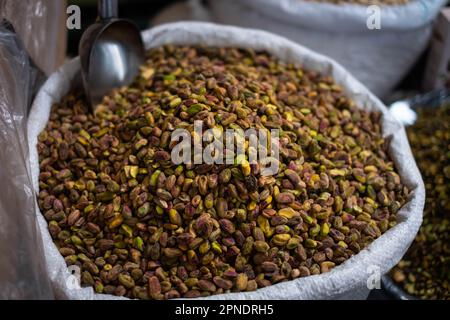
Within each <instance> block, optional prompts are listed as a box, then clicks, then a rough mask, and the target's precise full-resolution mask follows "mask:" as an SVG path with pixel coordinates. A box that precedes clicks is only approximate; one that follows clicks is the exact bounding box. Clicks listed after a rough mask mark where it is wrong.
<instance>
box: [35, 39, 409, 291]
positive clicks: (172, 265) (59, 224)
mask: <svg viewBox="0 0 450 320" xmlns="http://www.w3.org/2000/svg"><path fill="white" fill-rule="evenodd" d="M194 120H202V121H203V126H204V127H205V129H206V128H216V129H217V130H220V131H223V130H225V129H229V128H234V129H236V128H242V129H244V130H245V129H248V128H259V129H263V128H267V129H272V128H277V129H279V130H280V139H279V142H280V143H279V147H280V152H279V154H280V159H279V162H280V164H279V170H278V173H277V174H275V175H272V176H263V175H261V172H260V171H261V170H260V169H261V168H260V164H259V163H251V164H249V162H248V161H247V160H245V159H241V160H242V161H239V163H236V164H231V165H226V164H224V165H208V164H198V165H194V164H180V165H174V164H173V162H172V161H171V157H170V154H171V150H172V148H173V147H174V145H175V144H174V143H172V142H171V133H172V132H173V131H174V130H175V129H176V128H185V129H188V130H190V131H191V130H193V123H194ZM380 120H381V115H380V114H379V113H377V112H368V111H364V110H362V109H360V108H358V107H357V106H356V105H355V103H354V102H353V101H351V100H350V99H349V98H347V97H346V95H345V94H344V92H343V89H342V88H341V87H340V86H339V85H337V84H335V83H334V82H333V79H332V78H330V77H329V76H322V75H320V74H318V73H315V72H309V71H306V70H305V69H303V68H302V67H301V66H299V65H296V64H291V63H286V62H283V61H279V60H277V59H276V58H274V57H272V56H270V55H269V54H267V53H264V52H255V51H253V50H242V49H236V48H208V47H175V46H166V47H160V48H156V49H152V50H150V51H149V52H148V53H147V61H146V63H145V65H144V66H143V67H142V69H141V74H140V75H139V77H138V78H137V79H136V81H135V83H134V84H133V85H131V86H130V87H125V88H122V89H120V90H116V91H115V92H114V93H112V94H111V95H109V96H106V97H105V98H104V100H103V103H102V105H100V106H99V108H98V110H97V112H96V113H95V115H93V114H91V113H90V112H89V109H88V108H87V106H86V103H85V101H84V99H83V97H82V96H81V94H79V93H72V94H69V95H67V96H66V97H64V98H63V99H62V101H61V102H60V103H58V104H56V105H54V106H53V108H52V110H51V114H50V119H49V121H48V124H47V126H46V128H45V130H44V131H43V132H42V133H41V134H40V136H39V141H38V151H39V158H40V176H39V187H40V193H39V196H38V202H39V207H40V209H41V212H42V214H43V215H44V217H45V218H46V220H47V221H48V227H49V231H50V234H51V236H52V237H53V240H54V243H55V244H56V246H57V247H58V249H59V252H60V253H61V255H62V256H64V259H65V261H66V263H67V265H78V266H79V267H80V268H81V280H82V284H83V285H85V286H92V287H94V290H95V291H96V292H98V293H107V294H115V295H118V296H126V297H130V298H140V299H170V298H178V297H185V298H188V297H190V298H192V297H200V296H208V295H212V294H220V293H229V292H241V291H252V290H256V289H258V288H263V287H267V286H270V285H272V284H275V283H280V282H283V281H289V280H293V279H296V278H299V277H305V276H309V275H317V274H320V273H324V272H328V271H329V270H330V269H332V268H333V267H335V266H337V265H339V264H341V263H343V262H344V261H346V260H347V259H349V258H350V257H351V256H353V255H354V254H357V253H358V252H360V250H362V249H363V248H365V247H366V246H367V245H369V244H370V243H371V242H373V241H374V239H376V238H378V237H380V236H381V235H382V234H383V233H384V232H385V231H386V230H388V229H389V228H391V227H392V226H394V225H395V224H396V212H397V211H398V210H399V209H400V208H401V207H402V205H403V204H404V203H405V202H406V200H407V198H408V195H409V191H408V190H407V188H406V187H405V186H404V185H403V184H402V182H401V179H400V177H399V175H398V174H397V173H396V170H395V167H394V164H393V162H392V161H391V159H390V157H389V154H388V142H387V141H386V140H384V139H383V137H382V132H381V131H382V130H381V124H380Z"/></svg>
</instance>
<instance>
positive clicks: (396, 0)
mask: <svg viewBox="0 0 450 320" xmlns="http://www.w3.org/2000/svg"><path fill="white" fill-rule="evenodd" d="M307 1H314V2H327V3H333V4H344V3H350V4H359V5H367V6H369V5H387V6H392V5H403V4H407V3H410V2H411V0H307Z"/></svg>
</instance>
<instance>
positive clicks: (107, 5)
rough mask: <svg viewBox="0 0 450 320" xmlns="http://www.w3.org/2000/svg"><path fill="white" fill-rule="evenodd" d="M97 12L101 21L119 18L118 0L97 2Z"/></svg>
mask: <svg viewBox="0 0 450 320" xmlns="http://www.w3.org/2000/svg"><path fill="white" fill-rule="evenodd" d="M97 10H98V16H99V18H100V19H101V20H108V19H114V18H117V17H118V16H119V9H118V0H98V1H97Z"/></svg>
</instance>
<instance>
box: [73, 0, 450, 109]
mask: <svg viewBox="0 0 450 320" xmlns="http://www.w3.org/2000/svg"><path fill="white" fill-rule="evenodd" d="M414 1H416V0H414ZM433 1H435V2H436V3H437V2H439V1H440V2H441V3H444V2H445V0H430V1H429V2H428V0H426V1H425V2H423V4H421V6H422V7H423V9H424V10H426V11H424V14H423V16H425V15H426V14H428V15H429V17H428V18H424V19H429V21H425V22H424V23H423V25H411V26H410V27H409V28H410V30H408V27H404V28H403V27H402V24H405V25H408V23H409V22H403V21H398V25H399V27H398V28H396V27H395V26H394V28H392V30H384V31H383V30H372V32H371V33H370V34H369V33H367V34H364V33H363V34H361V32H360V31H358V30H357V31H352V32H348V30H344V32H342V33H340V34H339V30H337V32H336V33H334V32H331V33H330V32H329V30H327V27H326V26H324V27H322V25H318V26H317V25H308V24H309V22H308V21H306V22H305V23H304V24H302V23H301V22H299V24H297V21H294V20H297V17H296V16H295V14H293V17H291V19H290V20H293V21H290V20H289V19H287V21H281V20H280V19H279V14H278V16H277V12H276V10H277V9H278V8H275V10H272V12H271V11H270V10H271V8H269V9H267V10H263V9H260V7H262V4H266V3H269V2H270V0H269V1H264V0H263V1H262V2H258V0H256V1H255V0H250V1H243V0H152V1H148V0H129V1H123V0H119V14H120V16H121V17H124V18H128V19H131V20H133V21H134V22H135V23H136V24H137V25H138V26H139V28H140V29H146V28H148V27H150V26H155V25H158V24H161V23H166V22H175V21H183V20H198V21H212V22H216V23H224V24H234V25H239V26H243V27H252V28H260V29H265V30H267V31H271V32H275V33H278V34H281V35H283V36H286V37H288V38H290V39H292V40H294V41H297V42H299V43H300V44H303V45H305V46H307V47H310V48H312V49H313V50H316V51H318V52H320V53H324V54H327V55H330V56H331V57H332V58H334V59H335V60H337V61H338V62H340V63H341V64H343V65H344V66H345V67H346V68H347V69H349V71H350V72H351V73H353V74H354V75H355V76H356V78H358V80H360V81H361V82H363V83H364V84H365V85H366V86H368V87H369V89H371V90H372V91H373V92H374V93H375V94H376V95H378V96H379V97H380V98H382V99H383V100H384V101H385V102H391V101H394V100H396V99H398V98H399V97H402V96H404V95H409V94H410V93H411V94H413V93H416V92H417V91H423V90H430V89H434V88H435V87H436V84H435V82H436V81H437V80H436V79H435V78H436V74H437V72H438V71H436V70H435V71H434V72H433V74H432V75H429V76H428V78H431V79H425V78H426V73H427V69H439V70H440V71H439V72H440V75H439V77H440V80H442V77H443V76H446V75H443V74H442V70H443V66H442V64H443V62H441V61H439V62H438V61H435V65H434V66H433V65H431V66H430V64H432V63H431V62H429V61H428V60H430V59H434V60H436V53H435V54H434V56H433V57H430V51H432V45H431V44H432V37H433V30H434V36H435V37H436V38H438V40H442V38H443V35H442V34H438V32H437V31H436V30H435V29H433V28H435V25H436V23H437V22H436V18H437V16H438V13H439V10H437V11H436V12H430V11H432V8H431V6H432V5H429V4H428V3H430V4H431V3H432V2H433ZM275 2H277V1H275ZM280 3H283V1H280ZM284 3H287V4H289V3H292V1H289V0H288V1H284ZM67 4H68V5H71V4H75V5H78V6H79V7H80V8H81V12H82V19H81V21H82V26H81V29H80V30H69V31H68V33H67V54H68V56H75V55H77V52H78V42H79V40H80V38H81V35H82V32H83V30H85V29H86V27H87V26H89V25H90V24H91V23H92V22H93V21H95V18H96V15H97V12H96V10H97V4H96V1H95V0H68V1H67ZM446 5H447V6H448V4H446ZM428 6H430V7H428ZM430 8H431V9H430ZM364 9H365V8H364ZM419 10H420V8H419ZM293 11H294V12H295V10H293ZM389 14H391V13H389ZM301 18H302V17H298V20H301ZM324 18H326V17H324ZM403 18H404V17H403ZM421 18H423V17H421ZM406 19H409V20H414V19H416V18H415V17H414V16H411V17H409V18H406ZM317 20H320V19H317ZM399 20H400V19H399ZM416 20H417V19H416ZM350 28H351V26H350ZM402 28H403V30H398V29H402ZM419 29H421V30H420V31H417V32H414V31H412V30H419ZM333 31H334V30H333ZM381 32H384V33H383V34H382V35H379V34H381ZM376 33H378V34H376ZM387 33H390V34H389V35H386V34H387ZM444 36H445V35H444ZM408 42H409V44H408ZM336 43H337V44H336ZM341 43H342V44H341ZM371 45H373V46H374V48H373V50H370V49H369V48H368V47H369V46H371ZM380 47H382V48H380ZM383 47H384V48H383ZM338 51H339V52H338ZM364 56H367V59H366V58H365V57H364ZM377 65H378V66H377ZM446 67H447V66H446ZM448 67H449V68H450V65H448ZM364 69H365V70H364ZM445 69H447V70H448V68H445ZM374 71H377V72H374ZM377 73H379V76H378V77H377V76H376V74H377Z"/></svg>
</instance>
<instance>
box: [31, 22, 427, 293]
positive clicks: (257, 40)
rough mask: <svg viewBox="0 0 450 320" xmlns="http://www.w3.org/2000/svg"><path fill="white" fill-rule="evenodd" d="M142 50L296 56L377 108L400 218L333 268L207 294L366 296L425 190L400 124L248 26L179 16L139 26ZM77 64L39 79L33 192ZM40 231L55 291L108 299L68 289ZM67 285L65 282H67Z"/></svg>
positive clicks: (315, 60)
mask: <svg viewBox="0 0 450 320" xmlns="http://www.w3.org/2000/svg"><path fill="white" fill-rule="evenodd" d="M143 38H144V43H145V44H146V47H147V48H151V47H157V46H161V45H163V44H168V43H172V44H185V45H188V44H191V45H197V44H207V45H209V46H219V47H224V46H236V47H251V48H254V49H256V50H266V51H268V52H270V53H272V54H273V55H275V56H277V57H278V58H280V59H282V60H285V61H292V62H298V63H301V64H303V65H304V66H305V67H306V68H308V69H314V70H317V71H320V72H323V73H328V74H330V73H331V74H332V76H333V77H334V78H335V79H336V82H337V83H339V84H341V85H342V86H343V87H344V88H345V90H346V92H347V93H348V94H349V95H350V96H351V97H352V98H353V99H354V100H355V101H356V102H357V103H358V105H359V106H361V107H362V108H366V109H370V110H380V111H381V112H382V113H383V133H384V135H386V136H390V137H391V138H392V141H391V145H390V153H391V156H392V157H393V159H394V161H395V163H396V165H397V167H398V170H399V174H400V176H401V177H402V179H403V182H404V183H405V184H406V185H407V186H408V187H409V188H410V189H411V190H413V193H412V196H411V198H410V199H409V201H408V203H407V204H406V205H405V206H404V207H403V208H402V209H401V210H400V211H399V213H398V221H399V224H398V225H397V226H395V227H394V228H392V229H391V230H389V231H388V232H386V233H385V234H384V235H383V236H382V237H380V238H379V239H377V240H375V241H374V242H373V243H372V244H371V245H370V246H369V247H368V248H367V249H365V250H362V251H361V252H360V253H359V254H357V255H355V256H354V257H352V258H350V259H349V260H347V261H346V262H345V263H343V264H342V265H340V266H337V267H336V268H334V269H332V270H331V272H329V273H325V274H321V275H315V276H309V277H305V278H300V279H296V280H292V281H289V282H283V283H279V284H276V285H273V286H270V287H266V288H262V289H258V290H257V291H254V292H242V293H230V294H221V295H215V296H212V297H209V299H364V298H366V297H367V294H368V292H369V290H368V288H367V285H366V283H367V280H368V277H369V276H370V275H371V273H370V272H373V270H371V268H373V267H374V266H375V268H376V267H379V268H380V274H384V273H386V272H388V271H389V270H390V269H391V268H392V267H393V266H394V265H395V264H397V262H398V261H399V260H400V258H401V257H402V256H403V254H404V253H405V252H406V250H407V248H408V247H409V245H410V244H411V242H412V241H413V239H414V237H415V235H416V233H417V231H418V229H419V226H420V224H421V222H422V210H423V205H424V198H425V191H424V185H423V181H422V179H421V176H420V173H419V171H418V169H417V167H416V164H415V162H414V159H413V156H412V154H411V151H410V148H409V145H408V142H407V138H406V134H405V131H404V128H403V127H402V126H401V125H400V124H399V123H398V122H396V121H395V120H394V119H393V118H392V116H391V115H390V114H389V113H388V111H387V109H386V107H385V106H384V105H383V104H382V103H381V102H380V101H379V100H378V99H377V98H376V97H375V96H374V95H373V94H371V93H370V92H369V91H368V90H367V89H366V88H365V87H364V86H363V85H362V84H360V83H359V82H358V81H357V80H355V78H353V77H352V76H351V75H350V74H349V73H348V72H347V71H345V70H344V68H343V67H342V66H340V65H339V64H337V63H336V62H334V61H332V60H330V59H329V58H326V57H324V56H322V55H319V54H317V53H314V52H312V51H310V50H309V49H306V48H304V47H302V46H300V45H298V44H295V43H294V42H291V41H289V40H287V39H285V38H282V37H279V36H276V35H273V34H270V33H267V32H264V31H257V30H251V29H242V28H237V27H225V26H218V25H215V24H211V23H200V22H180V23H174V24H166V25H162V26H159V27H156V28H154V29H150V30H147V31H145V32H143ZM79 69H80V63H79V59H78V58H77V59H74V60H72V61H70V62H68V63H66V64H65V65H64V66H63V67H62V68H61V69H60V70H59V71H58V72H56V73H55V74H53V75H52V76H51V77H50V78H49V79H48V81H47V82H46V83H45V84H44V86H43V87H42V89H41V91H40V92H39V94H38V96H37V97H36V99H35V101H34V103H33V107H32V110H31V113H30V116H29V119H28V139H29V140H28V141H29V148H30V154H31V170H32V179H33V183H34V188H35V190H36V192H38V191H39V190H38V188H39V187H38V178H39V164H38V154H37V148H36V146H37V136H38V135H39V133H40V132H41V131H42V130H43V129H44V127H45V125H46V123H47V121H48V119H49V113H50V109H51V106H52V104H53V103H55V102H58V101H60V99H61V98H62V97H63V96H64V95H65V94H66V93H67V92H68V90H69V88H70V85H71V83H72V81H75V77H76V75H77V73H78V72H79ZM36 214H37V216H38V220H39V226H40V234H41V236H42V238H43V242H44V245H45V255H46V261H47V270H48V272H49V274H50V278H51V281H52V283H53V286H54V289H55V291H56V294H57V296H59V297H62V298H69V299H91V298H94V299H114V298H117V297H114V296H111V295H105V294H94V293H93V289H92V288H83V289H69V288H70V283H71V281H69V280H70V279H69V280H68V277H69V273H68V271H67V270H68V269H67V267H66V265H65V262H64V260H63V258H62V256H61V255H60V254H59V252H58V251H57V249H56V246H55V245H54V244H53V242H52V239H51V237H50V234H49V232H48V228H47V222H46V221H45V219H44V217H43V216H42V214H41V212H40V211H38V212H37V213H36ZM67 284H69V287H68V285H67Z"/></svg>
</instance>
